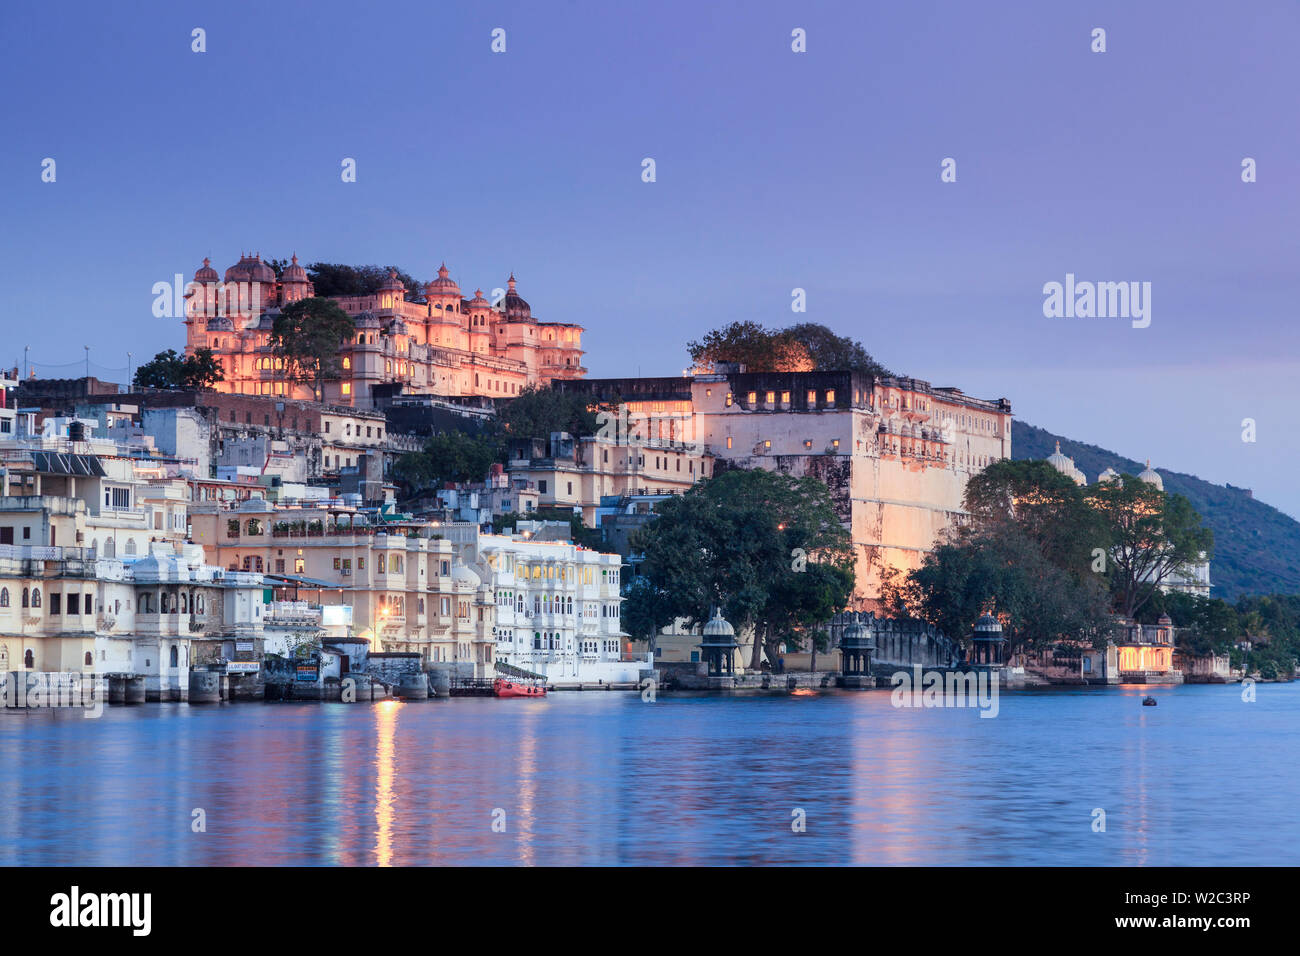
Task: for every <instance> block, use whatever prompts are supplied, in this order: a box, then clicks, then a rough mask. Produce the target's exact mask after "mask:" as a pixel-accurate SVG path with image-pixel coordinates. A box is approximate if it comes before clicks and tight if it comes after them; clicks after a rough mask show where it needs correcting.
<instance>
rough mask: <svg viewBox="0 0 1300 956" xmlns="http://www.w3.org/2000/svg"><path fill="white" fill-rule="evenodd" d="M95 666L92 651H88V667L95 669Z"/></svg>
mask: <svg viewBox="0 0 1300 956" xmlns="http://www.w3.org/2000/svg"><path fill="white" fill-rule="evenodd" d="M94 664H95V658H94V656H93V655H92V654H91V653H90V651H86V666H87V667H93V666H94Z"/></svg>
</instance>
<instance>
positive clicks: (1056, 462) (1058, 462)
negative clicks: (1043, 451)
mask: <svg viewBox="0 0 1300 956" xmlns="http://www.w3.org/2000/svg"><path fill="white" fill-rule="evenodd" d="M1047 463H1048V464H1049V465H1051V466H1052V467H1053V468H1055V469H1056V470H1057V471H1059V472H1060V473H1061V474H1063V475H1065V476H1066V477H1067V478H1069V479H1070V480H1071V481H1073V482H1074V483H1075V484H1076V485H1082V484H1085V483H1086V482H1087V480H1088V479H1087V478H1086V477H1085V476H1084V474H1083V472H1081V471H1080V470H1079V469H1078V468H1075V467H1074V459H1073V458H1069V457H1067V456H1065V455H1062V454H1061V443H1060V442H1059V441H1058V442H1057V443H1056V451H1055V452H1053V453H1052V454H1050V455H1048V456H1047Z"/></svg>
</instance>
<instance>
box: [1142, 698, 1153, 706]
mask: <svg viewBox="0 0 1300 956" xmlns="http://www.w3.org/2000/svg"><path fill="white" fill-rule="evenodd" d="M1155 705H1156V699H1155V698H1154V697H1143V698H1142V706H1143V707H1154V706H1155Z"/></svg>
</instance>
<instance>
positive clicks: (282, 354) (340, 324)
mask: <svg viewBox="0 0 1300 956" xmlns="http://www.w3.org/2000/svg"><path fill="white" fill-rule="evenodd" d="M355 333H356V326H355V325H354V324H353V322H352V317H351V316H350V315H348V314H347V313H346V312H344V311H343V310H342V309H341V308H340V307H339V305H338V303H336V302H334V301H332V300H330V299H324V298H321V297H319V296H315V297H312V298H309V299H299V300H298V301H297V302H292V303H290V304H289V305H287V306H285V307H284V309H283V310H282V311H281V312H280V314H279V315H277V316H276V317H275V321H274V322H273V323H272V326H271V353H272V355H274V356H275V357H277V358H279V359H281V360H282V361H283V362H284V368H285V370H286V372H287V373H288V377H289V378H290V379H291V380H292V381H295V382H299V383H301V384H304V385H311V386H312V387H313V388H314V389H315V394H316V398H317V400H321V401H323V400H324V395H325V393H324V384H325V381H326V380H327V379H333V378H337V377H338V375H339V372H340V371H341V367H340V359H339V347H340V346H341V345H342V344H343V342H344V341H345V340H347V339H350V338H351V337H352V336H353V335H354V334H355Z"/></svg>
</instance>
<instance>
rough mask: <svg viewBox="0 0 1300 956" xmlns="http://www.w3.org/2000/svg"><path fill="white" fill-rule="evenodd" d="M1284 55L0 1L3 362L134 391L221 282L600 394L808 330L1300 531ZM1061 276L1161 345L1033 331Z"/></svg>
mask: <svg viewBox="0 0 1300 956" xmlns="http://www.w3.org/2000/svg"><path fill="white" fill-rule="evenodd" d="M990 8H992V9H990ZM195 27H202V28H204V29H205V30H206V31H207V52H205V53H193V52H191V49H190V45H191V38H190V32H191V30H192V29H193V28H195ZM497 27H501V28H504V29H505V30H506V52H505V53H503V54H494V53H492V52H491V49H490V44H491V31H492V30H493V29H494V28H497ZM796 27H801V28H803V29H804V30H806V31H807V52H806V53H800V54H797V53H794V52H792V51H791V48H790V45H791V30H793V29H794V28H796ZM1095 27H1103V28H1105V30H1106V45H1107V51H1106V52H1105V53H1093V52H1092V51H1091V43H1092V41H1091V31H1092V30H1093V28H1095ZM1298 40H1300V4H1296V3H1294V2H1290V0H1288V2H1282V0H1278V2H1252V3H1249V4H1231V3H1215V4H1211V3H1204V2H1160V3H1141V4H1133V3H1131V2H1129V3H1118V2H1117V3H1097V2H1089V3H1087V4H1084V3H1074V4H1058V3H1050V4H1046V3H1042V2H1041V0H1037V2H1023V3H1011V2H999V3H990V4H971V3H964V2H951V3H921V2H908V3H890V4H876V3H872V4H863V3H849V2H843V3H824V2H812V3H810V2H807V0H804V2H789V3H771V2H744V3H740V2H737V3H703V2H698V0H697V2H674V3H644V4H630V3H626V4H625V3H599V2H590V3H588V2H563V0H532V2H528V3H491V2H488V3H474V4H471V3H468V2H466V3H454V4H432V3H427V2H423V3H422V2H411V3H343V2H337V0H312V2H310V3H308V2H302V3H287V2H285V3H277V2H261V3H222V4H219V5H218V4H210V3H185V2H169V3H139V4H130V5H122V4H101V3H84V2H83V3H66V4H24V5H22V7H21V8H19V7H18V5H16V4H6V5H5V7H4V9H3V11H2V12H0V82H2V83H3V87H2V88H3V89H4V90H5V91H6V95H5V97H4V101H3V106H2V107H0V110H2V111H3V112H2V114H0V116H2V118H3V127H2V128H3V130H4V140H3V144H2V145H0V184H3V185H0V217H2V221H3V223H4V228H3V230H0V280H2V281H0V315H2V316H3V319H2V320H0V362H3V363H4V364H6V365H11V364H21V362H22V360H23V347H24V346H30V360H31V361H32V363H33V364H34V365H35V366H36V368H37V370H38V372H39V374H41V375H80V374H82V371H83V369H84V361H83V359H84V355H85V353H84V351H83V346H85V345H88V346H90V349H91V362H92V366H91V371H92V373H95V374H99V375H101V376H103V377H107V378H110V379H114V380H118V381H122V380H124V379H125V366H126V364H127V358H126V352H127V350H128V349H129V350H131V351H132V352H133V353H134V356H135V358H134V360H135V362H136V363H139V361H141V359H142V358H145V359H147V358H149V357H151V356H152V355H153V354H154V353H155V352H157V351H159V350H161V349H164V348H177V349H179V348H180V347H182V346H183V344H184V335H183V328H182V326H181V324H180V322H179V321H177V320H171V319H155V318H154V317H153V316H152V314H151V305H152V302H153V295H152V293H151V288H152V286H153V284H154V283H155V282H158V281H164V280H166V281H169V280H170V279H171V277H172V275H173V273H176V272H182V273H184V275H185V277H186V279H188V278H189V277H190V276H192V274H193V272H194V270H195V268H197V267H198V265H199V264H200V262H201V260H202V258H203V256H204V255H211V256H212V259H213V264H214V265H215V266H216V267H217V268H218V269H219V270H224V269H225V268H226V267H227V266H229V265H231V264H232V263H233V262H234V261H235V259H236V258H237V257H238V255H239V253H240V251H241V250H248V251H260V252H261V253H262V255H263V256H264V257H272V256H275V257H288V256H289V255H290V254H291V253H293V252H295V251H296V252H297V253H298V255H299V257H300V258H301V259H302V260H303V261H304V262H312V261H316V260H325V261H337V262H350V263H355V264H368V263H378V264H383V265H387V264H394V265H398V266H401V267H402V268H404V269H406V270H407V271H409V272H411V273H412V274H413V275H415V276H416V277H417V278H420V279H422V280H423V279H429V278H432V277H433V275H434V273H435V271H436V269H437V267H438V264H439V262H441V261H442V260H443V259H445V260H446V262H447V265H448V267H449V268H450V269H451V274H452V277H453V278H455V279H456V280H457V281H458V282H459V283H460V285H461V288H462V289H464V290H466V292H467V293H472V290H474V289H475V288H476V287H478V286H482V287H483V288H484V289H485V290H491V289H492V288H493V287H495V286H501V285H504V280H505V278H506V276H507V274H508V273H509V272H510V270H512V269H513V270H514V271H515V274H516V275H517V276H518V279H519V291H520V293H521V294H522V295H524V297H526V298H527V299H528V300H529V301H530V302H531V303H532V306H533V311H534V314H536V315H538V316H539V317H540V318H542V319H557V320H558V319H563V320H566V321H572V320H577V321H579V322H581V323H582V324H584V325H585V326H586V327H587V330H588V331H587V333H586V336H585V337H584V345H585V347H586V348H587V350H588V354H587V357H586V362H587V366H588V368H589V369H590V374H592V375H596V376H611V375H635V374H638V373H640V374H644V375H652V374H678V373H680V371H681V370H682V368H683V367H684V366H685V365H686V355H685V350H684V343H685V342H686V341H687V340H688V339H690V338H693V337H697V336H698V335H699V334H700V332H702V331H703V330H705V329H707V328H709V327H712V326H715V325H719V324H722V323H724V322H727V321H731V320H733V319H752V320H755V321H758V322H762V323H764V324H767V325H774V326H780V325H787V324H791V323H793V322H796V321H802V320H808V321H816V322H823V323H825V324H827V325H829V326H831V327H832V328H834V329H835V330H837V331H838V332H840V333H843V334H848V335H851V336H853V337H855V338H858V339H860V340H861V341H862V342H863V343H864V344H865V345H866V346H867V348H868V350H869V351H871V352H872V353H873V354H874V355H875V356H876V357H877V358H878V359H880V360H881V361H882V362H883V363H884V364H886V365H888V366H889V367H891V368H893V369H895V370H896V371H899V372H903V373H906V374H911V375H914V376H916V377H918V378H921V379H925V380H927V381H930V382H932V383H933V384H935V385H956V386H958V387H960V388H963V389H964V390H965V391H967V392H968V393H971V394H975V395H979V396H982V397H989V398H996V397H1000V396H1006V397H1008V398H1009V399H1011V402H1012V408H1013V409H1014V411H1015V414H1016V415H1017V417H1020V418H1024V419H1026V420H1027V421H1030V422H1032V423H1034V424H1036V425H1041V426H1043V427H1047V428H1050V429H1052V430H1054V431H1057V432H1062V433H1065V434H1068V435H1070V436H1071V437H1074V438H1077V439H1080V440H1083V441H1089V442H1092V443H1095V444H1098V445H1102V446H1104V447H1108V448H1111V449H1114V450H1115V451H1117V452H1121V453H1123V454H1126V455H1129V456H1131V457H1134V458H1138V459H1143V458H1147V457H1150V458H1151V459H1152V461H1153V463H1154V464H1156V465H1157V466H1162V467H1169V468H1172V469H1175V470H1179V471H1186V472H1192V473H1195V474H1198V475H1200V476H1202V477H1204V478H1207V479H1209V480H1212V481H1218V482H1224V481H1228V482H1232V483H1233V484H1235V485H1240V486H1247V487H1252V488H1254V489H1255V493H1256V496H1257V497H1259V498H1261V499H1262V500H1264V501H1267V502H1269V503H1271V504H1274V505H1277V506H1278V507H1280V508H1282V509H1283V510H1286V511H1288V512H1289V513H1291V514H1293V515H1297V516H1300V484H1297V482H1295V480H1294V477H1293V476H1294V475H1295V473H1296V471H1297V468H1298V467H1300V429H1298V428H1296V426H1295V422H1294V416H1295V410H1296V409H1297V408H1300V375H1297V374H1296V373H1297V348H1298V346H1300V332H1298V331H1297V328H1296V324H1295V317H1296V311H1297V303H1300V272H1297V269H1296V268H1295V264H1296V262H1297V258H1298V255H1300V240H1298V238H1297V229H1298V227H1300V216H1298V215H1297V212H1298V209H1297V206H1298V203H1297V199H1298V198H1300V124H1298V123H1297V116H1298V115H1300V109H1298V108H1297V107H1298V104H1297V96H1298V92H1300V61H1298V58H1297V55H1296V49H1297V41H1298ZM46 157H52V158H54V159H55V160H56V162H57V181H56V182H54V183H43V182H42V181H41V162H42V160H43V159H44V158H46ZM344 157H352V158H354V159H355V160H356V163H357V182H355V183H344V182H342V181H341V178H340V163H341V162H342V160H343V159H344ZM646 157H651V158H653V159H654V160H655V163H656V167H657V169H656V172H657V181H656V182H654V183H645V182H642V179H641V168H642V166H641V164H642V160H643V159H644V158H646ZM945 157H952V158H954V159H955V160H956V163H957V181H956V182H955V183H943V182H941V181H940V162H941V160H943V159H944V158H945ZM1245 157H1252V158H1254V159H1255V160H1256V162H1257V170H1258V172H1257V175H1258V181H1257V182H1255V183H1251V184H1246V183H1243V182H1242V180H1241V163H1242V160H1243V158H1245ZM1067 273H1073V274H1075V275H1076V276H1077V277H1078V279H1079V280H1091V281H1137V282H1150V283H1151V288H1152V293H1151V299H1152V301H1151V305H1152V311H1151V324H1150V326H1149V327H1148V328H1144V329H1135V328H1132V327H1131V324H1130V322H1129V321H1128V320H1126V319H1120V318H1072V319H1049V318H1045V317H1044V315H1043V301H1044V295H1043V291H1042V290H1043V285H1044V283H1047V282H1052V281H1056V282H1064V280H1065V276H1066V274H1067ZM795 287H799V288H803V289H805V290H806V292H807V303H808V308H807V312H806V314H803V315H796V314H794V313H792V312H791V309H790V301H791V290H792V289H793V288H795ZM60 366H62V367H60ZM1248 417H1249V418H1253V419H1255V420H1256V422H1257V428H1258V441H1257V442H1256V443H1253V444H1250V443H1245V442H1243V441H1242V440H1241V428H1242V426H1241V422H1242V419H1243V418H1248ZM1095 477H1096V476H1094V475H1090V476H1089V478H1090V479H1092V478H1095Z"/></svg>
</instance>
